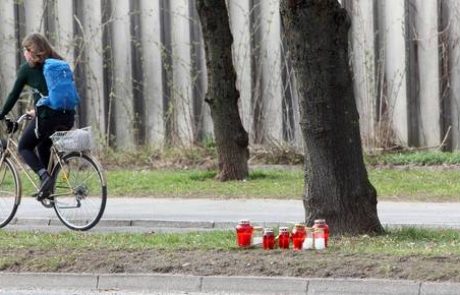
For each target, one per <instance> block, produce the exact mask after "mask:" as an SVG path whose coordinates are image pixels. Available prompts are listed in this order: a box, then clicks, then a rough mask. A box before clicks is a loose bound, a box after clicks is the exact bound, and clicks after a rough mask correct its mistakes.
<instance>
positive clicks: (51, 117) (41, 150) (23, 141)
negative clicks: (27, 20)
mask: <svg viewBox="0 0 460 295" xmlns="http://www.w3.org/2000/svg"><path fill="white" fill-rule="evenodd" d="M22 46H23V50H24V58H25V60H26V62H25V63H24V64H22V65H21V67H20V68H19V71H18V74H17V78H16V81H15V83H14V86H13V89H12V90H11V92H10V94H9V95H8V97H7V99H6V102H5V105H4V106H3V109H2V111H1V112H0V120H2V119H4V118H5V116H6V115H7V114H8V112H10V111H11V109H12V108H13V107H14V105H15V104H16V102H17V101H18V99H19V96H20V94H21V92H22V90H23V89H24V87H25V86H26V85H27V86H29V87H31V88H32V89H34V90H35V91H34V92H35V93H34V107H35V109H34V110H30V111H28V112H27V113H28V114H30V115H32V116H33V117H35V119H34V120H32V121H31V123H29V125H28V126H27V127H26V128H25V130H24V132H23V133H22V136H21V138H20V140H19V145H18V151H19V153H20V155H21V157H22V158H23V160H24V161H25V162H26V164H27V165H29V166H30V168H31V169H32V170H33V171H34V172H35V173H36V174H37V175H38V176H39V177H40V181H41V186H40V192H39V193H38V195H37V199H38V200H43V199H44V198H46V197H48V196H49V194H50V190H51V188H52V182H53V181H52V179H51V177H50V175H49V174H48V171H47V169H46V166H47V164H48V162H49V159H50V148H51V145H52V142H51V139H50V138H49V137H50V135H52V134H53V133H54V132H55V131H58V130H59V131H63V130H70V129H71V128H72V126H73V124H74V120H75V110H54V109H52V108H50V107H48V106H45V105H40V106H38V107H37V102H38V101H39V100H40V98H41V94H42V95H45V96H46V95H48V87H47V85H46V80H45V76H44V74H43V65H44V62H45V60H46V59H47V58H54V59H60V60H63V58H62V57H61V56H60V55H59V54H58V53H57V52H56V51H55V50H54V49H53V47H52V46H51V44H50V43H49V41H48V40H47V39H46V37H44V36H43V35H41V34H39V33H32V34H30V35H28V36H27V37H25V38H24V40H23V41H22Z"/></svg>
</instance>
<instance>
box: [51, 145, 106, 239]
mask: <svg viewBox="0 0 460 295" xmlns="http://www.w3.org/2000/svg"><path fill="white" fill-rule="evenodd" d="M52 175H53V179H54V181H55V186H54V191H53V194H52V195H51V197H52V198H53V199H54V202H53V206H54V210H55V211H56V214H57V216H58V218H59V219H60V220H61V221H62V223H64V225H66V226H67V227H68V228H70V229H73V230H82V231H83V230H88V229H90V228H92V227H93V226H95V225H96V224H97V223H98V222H99V220H100V219H101V217H102V214H104V210H105V204H106V200H107V183H106V180H105V175H104V173H103V171H102V168H100V165H99V164H98V163H97V162H96V160H95V159H93V158H92V157H91V156H89V155H87V154H82V153H78V152H75V153H70V154H67V155H65V156H64V157H63V158H62V163H61V164H59V163H58V164H57V165H56V166H55V168H54V170H53V173H52Z"/></svg>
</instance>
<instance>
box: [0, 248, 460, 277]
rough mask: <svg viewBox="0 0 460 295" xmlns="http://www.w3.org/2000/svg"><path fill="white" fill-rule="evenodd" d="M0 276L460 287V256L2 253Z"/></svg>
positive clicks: (255, 252) (252, 252) (242, 252)
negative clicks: (246, 278) (369, 281)
mask: <svg viewBox="0 0 460 295" xmlns="http://www.w3.org/2000/svg"><path fill="white" fill-rule="evenodd" d="M1 258H2V259H0V271H7V272H64V273H65V272H77V273H81V272H90V273H169V274H191V275H201V276H203V275H204V276H210V275H229V276H234V275H251V276H288V277H319V278H379V279H407V280H418V281H450V282H460V271H459V269H458V265H459V263H460V257H458V256H450V255H446V256H433V257H426V256H403V257H398V256H394V255H380V254H374V255H370V254H353V255H344V254H338V253H329V252H327V251H326V252H315V251H307V252H294V251H292V250H289V251H281V250H273V251H264V250H261V249H260V250H249V251H248V250H239V251H222V250H220V251H218V250H180V251H179V250H176V251H171V250H168V251H166V250H144V251H128V252H127V251H117V250H107V251H99V252H95V251H94V250H91V251H90V250H85V249H83V250H67V249H50V250H49V251H43V250H37V251H35V250H33V249H10V250H4V251H2V255H1Z"/></svg>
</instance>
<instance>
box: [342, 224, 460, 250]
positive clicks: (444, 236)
mask: <svg viewBox="0 0 460 295" xmlns="http://www.w3.org/2000/svg"><path fill="white" fill-rule="evenodd" d="M459 238H460V232H459V231H456V230H447V229H436V230H434V229H416V228H402V229H395V230H389V231H388V232H387V234H384V235H381V236H375V237H372V236H366V235H364V236H358V237H343V238H339V239H337V240H336V241H335V243H334V247H336V250H337V251H341V252H345V253H347V254H352V253H362V254H388V255H401V256H402V255H427V256H432V255H459V254H460V240H459Z"/></svg>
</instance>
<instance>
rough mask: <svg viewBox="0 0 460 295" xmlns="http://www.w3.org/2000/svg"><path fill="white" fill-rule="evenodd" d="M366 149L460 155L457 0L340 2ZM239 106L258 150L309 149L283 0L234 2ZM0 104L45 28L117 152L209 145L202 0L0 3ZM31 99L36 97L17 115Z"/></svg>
mask: <svg viewBox="0 0 460 295" xmlns="http://www.w3.org/2000/svg"><path fill="white" fill-rule="evenodd" d="M342 2H343V3H342V4H343V6H344V7H345V8H346V9H347V10H348V11H349V12H350V13H351V15H352V28H351V30H350V52H351V55H352V58H351V65H352V68H353V71H354V77H355V82H354V88H355V93H356V98H357V104H358V110H359V113H360V123H361V133H362V138H363V142H364V144H365V147H366V148H368V149H373V148H380V147H393V146H419V147H439V146H440V145H441V143H443V144H444V146H445V148H446V149H458V147H459V142H460V122H459V121H460V119H459V108H458V105H459V103H460V68H459V65H458V59H459V57H460V51H459V48H458V40H459V34H460V26H459V17H460V13H459V5H460V3H458V1H456V0H391V1H377V0H375V1H374V0H369V1H368V0H365V1H364V0H343V1H342ZM227 4H228V8H229V17H230V22H231V28H232V32H233V35H234V46H233V52H234V65H235V68H236V71H237V74H238V81H237V87H238V89H239V90H240V94H241V100H240V109H241V117H242V120H243V125H244V126H245V128H246V130H247V131H248V132H249V135H250V142H251V144H263V145H273V144H276V145H280V144H282V145H285V144H286V145H289V146H292V147H297V148H299V147H301V145H302V138H301V133H300V130H299V124H298V122H299V114H298V105H297V104H298V97H297V94H296V91H295V90H294V89H295V85H296V83H308V81H296V80H295V75H294V73H293V71H292V69H291V67H290V65H289V57H288V53H287V52H286V50H285V46H284V42H283V40H282V37H281V29H282V28H281V22H280V17H279V1H278V0H228V1H227ZM0 20H1V22H2V26H1V27H0V52H1V56H2V58H1V59H0V99H1V100H2V102H3V101H4V99H5V98H6V96H7V94H8V92H9V90H10V89H11V87H12V84H13V83H14V79H15V74H14V73H15V72H16V70H17V68H18V65H19V64H20V63H21V62H23V59H22V55H21V50H20V42H21V40H22V38H23V37H24V36H25V35H26V34H28V33H30V32H34V31H39V32H42V33H45V34H46V35H47V36H48V37H49V39H50V40H51V41H52V43H53V44H54V45H55V46H56V48H57V49H58V51H59V52H60V53H62V54H63V55H64V56H65V57H66V58H67V59H69V60H71V61H72V63H73V65H74V67H75V72H76V79H77V82H78V87H79V90H80V93H81V96H82V102H83V103H82V105H81V107H80V109H79V112H78V114H79V118H78V120H79V124H80V125H81V126H83V125H92V126H93V128H94V129H95V130H98V131H99V134H100V136H101V140H105V141H107V142H108V143H110V144H112V145H113V146H115V147H118V148H122V149H125V148H135V147H136V146H138V145H143V144H148V145H163V144H174V145H178V144H180V145H185V146H187V145H190V144H193V143H194V142H196V141H201V140H206V139H210V138H211V139H212V136H213V135H212V133H213V131H212V121H211V118H210V113H209V109H208V106H207V105H206V104H205V103H204V95H205V91H206V87H207V85H206V80H207V77H206V75H207V73H206V66H205V57H204V46H203V40H202V36H201V29H200V24H199V19H198V16H197V12H196V10H195V1H194V0H131V1H130V0H20V1H19V0H17V1H15V0H1V1H0ZM29 103H30V100H29V99H28V95H27V93H26V94H25V95H24V99H23V100H21V103H20V104H19V105H18V107H17V108H16V109H15V112H16V113H19V112H21V111H22V110H23V109H24V108H26V107H27V104H29Z"/></svg>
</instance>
